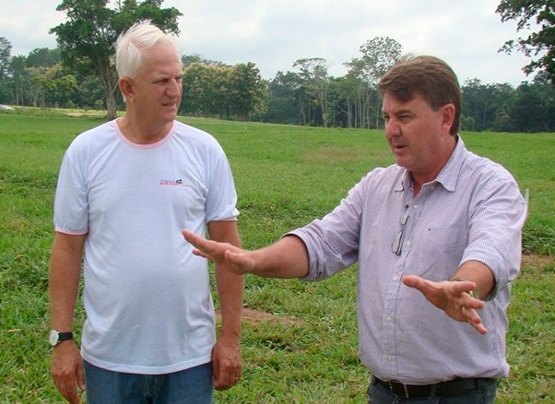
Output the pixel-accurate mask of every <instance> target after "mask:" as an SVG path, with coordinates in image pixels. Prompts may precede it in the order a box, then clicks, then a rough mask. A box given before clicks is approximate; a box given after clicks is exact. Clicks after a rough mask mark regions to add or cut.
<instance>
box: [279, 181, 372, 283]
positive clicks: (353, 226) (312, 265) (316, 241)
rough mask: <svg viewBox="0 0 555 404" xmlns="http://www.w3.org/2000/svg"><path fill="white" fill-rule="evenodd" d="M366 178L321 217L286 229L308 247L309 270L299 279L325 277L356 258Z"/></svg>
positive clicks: (310, 279) (343, 267) (308, 279)
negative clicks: (289, 229) (292, 229)
mask: <svg viewBox="0 0 555 404" xmlns="http://www.w3.org/2000/svg"><path fill="white" fill-rule="evenodd" d="M367 180H368V179H363V181H361V182H360V183H359V184H357V185H356V186H355V187H353V188H352V189H351V190H350V191H349V193H348V195H347V197H346V198H345V199H343V200H342V201H341V203H340V204H339V205H338V206H337V207H336V208H335V209H334V210H333V211H332V212H330V213H328V214H327V215H326V216H324V217H323V218H322V219H316V220H314V221H312V222H311V223H310V224H308V225H307V226H305V227H302V228H299V229H296V230H294V231H292V232H290V233H288V235H295V236H297V237H299V238H300V239H301V240H302V241H303V242H304V243H305V245H306V248H307V251H308V256H309V273H308V275H307V276H306V277H304V278H302V280H306V281H317V280H321V279H325V278H328V277H330V276H332V275H334V274H336V273H338V272H340V271H342V270H343V269H345V268H347V267H349V266H351V265H352V264H354V263H355V262H356V261H357V259H358V251H359V239H360V225H361V215H362V208H363V200H364V188H365V186H364V184H365V181H367Z"/></svg>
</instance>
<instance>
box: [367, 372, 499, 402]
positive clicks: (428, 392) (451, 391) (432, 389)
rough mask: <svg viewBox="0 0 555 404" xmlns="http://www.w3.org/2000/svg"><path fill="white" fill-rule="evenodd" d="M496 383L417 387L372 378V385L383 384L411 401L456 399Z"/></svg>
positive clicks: (476, 380) (457, 381)
mask: <svg viewBox="0 0 555 404" xmlns="http://www.w3.org/2000/svg"><path fill="white" fill-rule="evenodd" d="M481 381H482V382H491V383H495V381H496V380H495V379H480V378H474V379H462V378H457V379H453V380H449V381H447V382H441V383H436V384H426V385H415V384H403V383H398V382H386V381H384V380H380V379H378V378H377V377H374V376H372V384H381V385H382V386H385V387H386V388H387V389H388V390H389V391H391V392H392V393H393V394H395V395H397V396H400V397H403V398H406V399H409V398H418V397H455V396H460V395H462V394H465V393H467V392H469V391H473V390H476V389H477V388H478V385H479V383H480V382H481Z"/></svg>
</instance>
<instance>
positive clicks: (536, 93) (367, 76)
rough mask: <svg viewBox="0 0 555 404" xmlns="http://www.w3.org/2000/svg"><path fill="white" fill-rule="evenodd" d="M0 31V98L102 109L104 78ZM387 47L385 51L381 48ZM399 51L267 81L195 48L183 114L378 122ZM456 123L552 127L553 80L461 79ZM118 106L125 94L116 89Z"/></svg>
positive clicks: (367, 50) (377, 47)
mask: <svg viewBox="0 0 555 404" xmlns="http://www.w3.org/2000/svg"><path fill="white" fill-rule="evenodd" d="M10 48H11V45H10V43H9V41H8V40H6V39H5V38H2V37H0V104H9V105H20V106H35V107H43V108H45V107H51V108H56V107H61V108H62V107H63V108H80V109H85V110H86V109H98V110H105V109H106V108H107V106H106V99H105V92H104V90H103V85H102V83H101V79H100V78H99V77H97V76H90V75H84V74H82V73H79V72H78V71H74V70H72V69H68V68H67V67H64V65H63V64H62V62H61V56H60V53H61V52H60V49H59V48H56V49H47V48H39V49H34V50H33V51H31V52H30V53H29V54H28V55H27V56H23V55H18V56H11V55H10ZM384 50H388V52H389V55H384ZM400 56H401V46H400V45H399V44H398V43H396V42H395V41H394V40H392V39H391V38H374V39H373V40H370V41H368V42H366V43H365V44H364V45H363V46H361V57H359V58H354V59H353V60H351V61H350V62H348V64H347V66H348V68H349V70H348V72H347V74H346V75H345V76H342V77H332V76H330V75H329V74H328V72H327V67H326V61H325V59H322V58H308V59H300V60H297V61H295V62H294V63H292V70H290V71H286V72H281V71H280V72H278V73H277V74H276V76H275V77H274V78H273V79H271V80H265V79H263V78H262V77H261V75H260V72H259V70H258V68H257V67H256V65H255V64H254V63H252V62H249V63H242V64H237V65H235V66H230V65H226V64H224V63H221V62H217V61H212V60H206V59H203V58H202V57H200V56H199V55H183V57H182V61H183V66H184V70H183V94H184V95H183V101H182V104H181V110H180V113H181V114H183V115H194V116H206V117H217V118H221V119H234V120H249V121H261V122H270V123H286V124H296V125H310V126H328V127H345V128H368V129H372V128H380V127H382V125H383V123H382V118H381V100H380V96H379V94H378V91H377V89H376V85H377V82H378V80H379V78H380V77H381V75H382V74H383V73H384V72H385V71H386V70H387V68H389V66H390V65H391V64H392V63H394V62H395V60H396V59H397V58H398V57H400ZM461 87H462V91H463V106H462V114H463V116H462V120H461V125H462V129H463V130H472V131H486V130H492V131H506V132H511V131H516V132H538V131H545V132H550V131H555V87H554V86H552V85H551V84H550V83H549V82H548V80H547V79H546V78H545V77H544V76H543V75H541V74H539V75H537V76H536V77H535V79H534V80H533V81H532V82H528V81H526V82H522V83H521V84H520V85H519V86H517V87H516V88H514V87H513V86H511V85H510V84H506V83H505V84H499V83H495V84H487V83H483V82H481V81H480V80H479V79H472V80H467V81H465V82H464V83H462V86H461ZM116 103H117V106H118V108H119V109H123V108H124V103H123V100H122V99H121V96H120V95H119V94H117V95H116Z"/></svg>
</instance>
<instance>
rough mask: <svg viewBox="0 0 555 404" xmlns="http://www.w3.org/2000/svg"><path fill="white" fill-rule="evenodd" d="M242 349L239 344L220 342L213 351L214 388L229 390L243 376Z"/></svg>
mask: <svg viewBox="0 0 555 404" xmlns="http://www.w3.org/2000/svg"><path fill="white" fill-rule="evenodd" d="M241 370H242V362H241V351H240V348H239V346H238V345H236V344H230V345H228V344H227V343H223V342H221V341H220V342H218V343H216V345H215V346H214V349H213V351H212V374H213V377H214V388H215V389H216V390H227V389H229V388H230V387H233V386H234V385H235V384H236V383H237V382H238V381H239V379H240V378H241Z"/></svg>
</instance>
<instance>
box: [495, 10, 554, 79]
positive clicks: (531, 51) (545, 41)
mask: <svg viewBox="0 0 555 404" xmlns="http://www.w3.org/2000/svg"><path fill="white" fill-rule="evenodd" d="M496 13H497V14H499V15H500V16H501V21H503V22H505V21H509V20H516V22H517V32H522V31H523V30H524V31H526V32H528V33H529V34H528V36H525V37H521V38H518V40H517V42H516V44H515V41H514V40H509V41H507V42H505V45H504V46H503V47H502V48H501V50H503V51H505V52H508V53H510V52H511V51H512V50H513V49H514V48H515V47H516V48H517V49H518V50H519V51H521V52H523V53H524V54H525V55H526V56H528V57H537V59H535V60H534V59H533V60H532V61H531V62H530V63H529V64H528V65H526V66H525V67H524V69H523V70H524V72H526V73H527V74H530V73H532V72H534V71H539V72H544V73H546V74H547V77H548V78H549V80H550V81H551V84H553V85H554V86H555V3H554V2H553V0H501V2H500V3H499V5H498V6H497V9H496ZM534 23H535V25H536V26H537V27H538V29H537V30H534V29H531V26H532V24H534Z"/></svg>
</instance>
